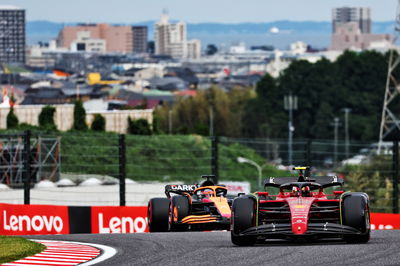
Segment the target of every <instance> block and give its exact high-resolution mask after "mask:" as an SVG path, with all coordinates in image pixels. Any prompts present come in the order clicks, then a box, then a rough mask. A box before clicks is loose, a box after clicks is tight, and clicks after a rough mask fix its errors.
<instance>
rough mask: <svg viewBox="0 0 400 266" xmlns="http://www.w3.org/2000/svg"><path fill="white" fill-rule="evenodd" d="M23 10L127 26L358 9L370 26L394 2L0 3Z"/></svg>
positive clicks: (391, 13) (390, 15)
mask: <svg viewBox="0 0 400 266" xmlns="http://www.w3.org/2000/svg"><path fill="white" fill-rule="evenodd" d="M0 5H14V6H19V7H22V8H25V9H26V11H27V20H28V21H32V20H50V21H55V22H109V23H132V22H141V21H148V20H158V18H159V16H160V14H161V12H162V10H163V9H164V8H166V9H167V10H168V13H169V14H170V17H171V19H173V20H182V21H185V22H192V23H198V22H226V23H235V22H268V21H274V20H284V19H285V20H296V21H304V20H313V21H329V20H330V19H331V9H332V8H333V7H341V6H363V7H370V8H371V9H372V19H373V20H374V21H388V20H394V17H395V11H396V5H397V1H396V0H347V1H346V0H245V1H243V0H239V1H238V0H0Z"/></svg>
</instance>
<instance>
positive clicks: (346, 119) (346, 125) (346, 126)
mask: <svg viewBox="0 0 400 266" xmlns="http://www.w3.org/2000/svg"><path fill="white" fill-rule="evenodd" d="M343 112H344V132H345V145H346V146H345V147H346V158H349V148H350V138H349V113H350V112H351V109H350V108H343Z"/></svg>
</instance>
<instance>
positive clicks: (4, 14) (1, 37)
mask: <svg viewBox="0 0 400 266" xmlns="http://www.w3.org/2000/svg"><path fill="white" fill-rule="evenodd" d="M25 43H26V41H25V10H24V9H22V8H19V7H15V6H2V5H0V62H1V63H18V64H24V63H25Z"/></svg>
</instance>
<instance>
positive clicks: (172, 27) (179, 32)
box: [154, 12, 201, 58]
mask: <svg viewBox="0 0 400 266" xmlns="http://www.w3.org/2000/svg"><path fill="white" fill-rule="evenodd" d="M154 35H155V36H154V40H155V54H157V55H170V56H172V57H174V58H198V57H200V49H201V48H200V45H201V44H200V41H198V40H190V41H188V40H187V33H186V23H184V22H178V23H174V24H170V23H169V17H168V14H166V12H163V14H162V15H161V18H160V21H158V22H157V23H156V25H155V32H154ZM194 50H195V51H196V52H193V51H194ZM197 51H198V53H197Z"/></svg>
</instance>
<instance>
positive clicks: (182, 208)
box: [169, 196, 190, 231]
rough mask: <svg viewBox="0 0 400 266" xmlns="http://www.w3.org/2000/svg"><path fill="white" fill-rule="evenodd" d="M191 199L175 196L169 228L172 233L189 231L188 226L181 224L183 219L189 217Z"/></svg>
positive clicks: (172, 202) (172, 201)
mask: <svg viewBox="0 0 400 266" xmlns="http://www.w3.org/2000/svg"><path fill="white" fill-rule="evenodd" d="M189 208H190V206H189V199H188V198H187V197H185V196H174V197H172V200H171V213H170V217H169V226H170V230H171V231H187V230H188V229H189V226H188V225H187V224H180V223H179V222H180V221H182V219H183V218H185V217H186V216H188V215H189Z"/></svg>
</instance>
